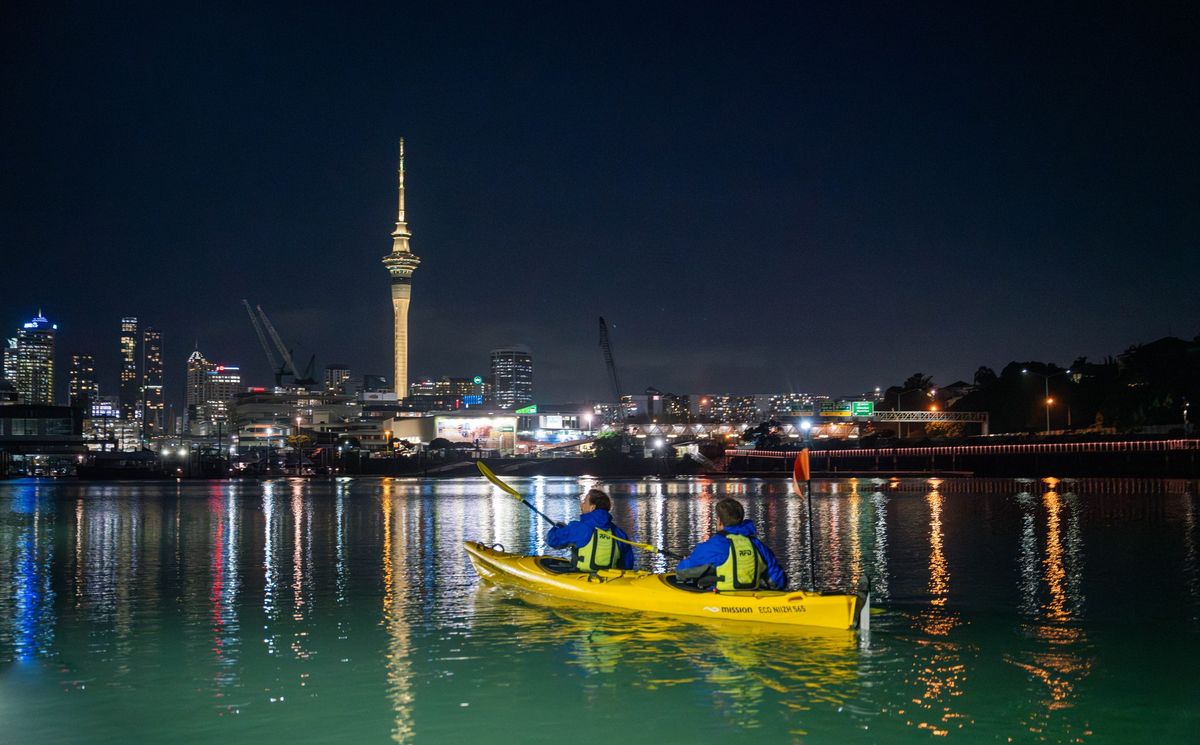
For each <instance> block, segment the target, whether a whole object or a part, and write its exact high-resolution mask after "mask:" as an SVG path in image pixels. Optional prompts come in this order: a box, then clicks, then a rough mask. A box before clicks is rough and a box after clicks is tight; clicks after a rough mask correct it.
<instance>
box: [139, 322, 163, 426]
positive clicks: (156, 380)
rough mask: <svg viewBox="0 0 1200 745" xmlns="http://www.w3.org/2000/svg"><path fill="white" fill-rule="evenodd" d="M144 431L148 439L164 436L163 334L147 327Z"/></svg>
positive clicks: (144, 346) (143, 410)
mask: <svg viewBox="0 0 1200 745" xmlns="http://www.w3.org/2000/svg"><path fill="white" fill-rule="evenodd" d="M141 402H142V431H143V432H144V433H145V434H146V436H147V437H151V436H154V435H161V434H163V424H164V420H163V413H164V412H163V359H162V332H161V331H159V330H158V329H154V328H151V327H149V326H147V327H146V330H145V331H144V332H143V334H142V386H141Z"/></svg>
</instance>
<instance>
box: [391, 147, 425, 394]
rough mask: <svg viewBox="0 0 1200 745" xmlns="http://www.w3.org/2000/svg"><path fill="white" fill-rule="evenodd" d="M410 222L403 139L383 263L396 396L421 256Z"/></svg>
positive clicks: (404, 386) (404, 380)
mask: <svg viewBox="0 0 1200 745" xmlns="http://www.w3.org/2000/svg"><path fill="white" fill-rule="evenodd" d="M411 237H412V233H410V232H408V222H407V221H406V218H405V215H404V140H403V139H401V140H400V168H399V205H398V209H397V212H396V227H395V229H393V230H392V252H391V253H390V254H388V255H387V256H384V257H383V265H384V266H386V267H387V270H388V273H389V274H390V275H391V277H392V315H393V318H394V321H395V327H394V332H393V337H392V345H393V354H394V358H393V359H394V362H395V366H394V372H395V377H394V378H393V379H392V384H393V390H395V391H396V397H397V398H401V399H403V398H405V397H407V396H408V303H409V300H410V299H411V297H412V275H413V272H414V271H415V270H416V268H417V265H418V264H420V263H421V260H420V259H419V258H417V256H416V255H415V254H414V253H413V252H412V249H410V248H409V245H408V240H409V238H411Z"/></svg>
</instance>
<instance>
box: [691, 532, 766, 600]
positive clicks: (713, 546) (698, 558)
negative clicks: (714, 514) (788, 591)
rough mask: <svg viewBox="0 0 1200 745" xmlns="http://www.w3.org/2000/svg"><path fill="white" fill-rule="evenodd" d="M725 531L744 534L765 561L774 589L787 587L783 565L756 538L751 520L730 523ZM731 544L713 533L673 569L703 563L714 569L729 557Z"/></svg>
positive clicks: (726, 539) (701, 564)
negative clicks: (735, 523)
mask: <svg viewBox="0 0 1200 745" xmlns="http://www.w3.org/2000/svg"><path fill="white" fill-rule="evenodd" d="M725 532H726V533H733V534H734V535H744V536H746V537H747V538H749V539H750V540H751V542H753V543H754V548H756V549H758V552H759V554H761V555H762V557H763V559H764V560H765V561H766V562H767V581H768V582H770V583H771V587H772V588H774V589H776V590H782V589H783V588H785V587H787V574H786V573H785V572H784V571H783V567H781V566H779V562H778V561H776V560H775V554H773V553H771V549H769V548H767V544H765V543H763V542H762V541H760V540H758V535H757V534H756V533H755V531H754V522H753V521H751V520H743V521H741V522H740V523H738V524H737V525H730V526H728V527H726V528H725ZM731 546H733V544H732V543H730V541H729V539H728V538H726V537H725V536H723V535H721V534H720V533H713V535H712V536H710V537H709V539H708V540H707V541H705V542H704V543H701V544H699V545H697V546H696V547H695V548H694V549H692V553H691V554H690V555H688V557H687V558H686V559H684V560H683V561H681V562H679V564H678V565H677V566H676V567H675V569H676V570H679V569H690V568H691V567H700V566H704V565H705V564H708V565H710V566H711V567H712V568H713V569H716V568H717V567H719V566H721V565H722V564H724V563H725V560H726V559H728V558H729V550H730V547H731Z"/></svg>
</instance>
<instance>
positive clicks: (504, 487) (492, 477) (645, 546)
mask: <svg viewBox="0 0 1200 745" xmlns="http://www.w3.org/2000/svg"><path fill="white" fill-rule="evenodd" d="M475 465H476V466H477V467H478V468H479V472H480V473H482V474H483V475H484V476H485V477H486V478H487V480H488V481H490V482H492V483H493V484H495V485H496V486H498V487H499V488H500V490H501V491H503V492H504V493H505V494H508V495H510V496H512V497H513V498H515V499H516V500H518V501H519V502H520V503H521V504H523V505H525V506H526V507H528V508H529V509H531V510H533V511H534V512H536V513H537V514H538V515H540V516H541V517H542V519H543V520H545V521H546V522H548V523H550V524H551V525H554V526H556V527H557V526H558V523H556V522H554V521H553V520H551V519H550V518H549V517H546V515H545V514H544V513H542V512H541V511H539V510H538V508H537V507H534V506H533V505H532V504H530V503H529V501H528V500H526V499H525V497H522V496H521V493H520V492H519V491H517V490H516V489H514V488H512V487H511V486H509V485H508V484H506V483H504V482H503V481H501V480H500V477H499V476H497V475H496V474H494V473H492V469H490V468H488V467H487V466H486V465H484V462H483V461H481V460H477V461H475ZM596 532H597V533H603V534H604V535H606V536H608V537H609V538H612V539H613V540H614V541H620V542H621V543H628V544H629V545H630V546H633V547H634V548H640V549H642V550H643V551H649V552H651V553H655V554H662V555H663V556H665V557H667V558H668V559H675V560H677V561H678V560H680V559H682V558H683V557H682V556H680V555H679V554H676V553H673V552H671V551H668V550H666V549H665V548H658V547H657V546H651V545H650V544H649V543H638V542H637V541H631V540H629V539H627V538H621V537H620V536H617V535H613V534H612V532H610V531H607V530H604V529H603V528H596Z"/></svg>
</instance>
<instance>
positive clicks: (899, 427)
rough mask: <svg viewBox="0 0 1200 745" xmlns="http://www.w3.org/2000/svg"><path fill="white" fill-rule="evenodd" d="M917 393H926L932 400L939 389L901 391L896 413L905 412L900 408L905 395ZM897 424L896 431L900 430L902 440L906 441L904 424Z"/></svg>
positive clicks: (897, 395)
mask: <svg viewBox="0 0 1200 745" xmlns="http://www.w3.org/2000/svg"><path fill="white" fill-rule="evenodd" d="M917 391H924V393H925V395H926V396H929V397H931V398H932V397H933V396H936V395H937V388H930V389H929V390H925V389H924V388H909V389H908V390H904V391H900V392H899V393H897V394H896V411H897V412H900V411H903V409H902V408H900V399H901V397H903V396H904V394H905V393H916V392H917ZM896 424H897V427H896V429H897V430H899V432H900V439H901V440H903V439H904V422H897V423H896Z"/></svg>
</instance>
